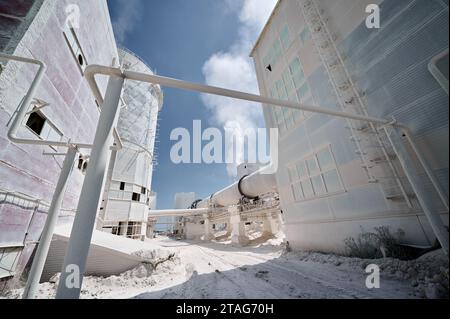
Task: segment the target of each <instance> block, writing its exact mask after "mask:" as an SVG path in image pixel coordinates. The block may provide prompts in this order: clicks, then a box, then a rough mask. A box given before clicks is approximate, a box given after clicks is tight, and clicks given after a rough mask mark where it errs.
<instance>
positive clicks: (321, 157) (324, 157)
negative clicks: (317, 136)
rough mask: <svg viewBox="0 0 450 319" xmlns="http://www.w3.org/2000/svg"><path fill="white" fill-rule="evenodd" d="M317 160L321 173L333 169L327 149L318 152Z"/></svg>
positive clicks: (331, 159) (332, 162)
mask: <svg viewBox="0 0 450 319" xmlns="http://www.w3.org/2000/svg"><path fill="white" fill-rule="evenodd" d="M317 159H318V161H319V165H320V169H321V170H322V171H325V170H326V169H327V168H330V167H334V160H333V156H332V155H331V152H330V149H329V148H326V149H324V150H322V151H320V152H319V153H318V154H317Z"/></svg>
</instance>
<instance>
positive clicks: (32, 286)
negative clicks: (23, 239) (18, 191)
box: [22, 146, 78, 299]
mask: <svg viewBox="0 0 450 319" xmlns="http://www.w3.org/2000/svg"><path fill="white" fill-rule="evenodd" d="M77 153H78V150H77V148H76V147H74V146H70V147H69V148H68V151H67V155H66V157H65V159H64V163H63V167H62V169H61V173H60V175H59V179H58V183H57V184H56V188H55V193H54V194H53V199H52V203H51V205H50V209H49V211H48V214H47V219H46V221H45V226H44V229H43V230H42V236H41V238H40V240H39V243H38V247H37V251H36V255H35V256H34V259H33V263H32V266H31V270H30V274H29V275H28V280H27V284H26V286H25V290H24V292H23V296H22V298H23V299H35V298H36V292H37V289H38V286H39V281H40V279H41V276H42V271H43V270H44V266H45V261H46V260H47V255H48V250H49V249H50V244H51V243H52V237H53V232H54V229H55V226H56V223H57V221H58V216H59V213H60V210H61V205H62V201H63V199H64V194H65V192H66V189H67V183H68V181H69V177H70V174H71V173H72V169H73V164H74V162H75V158H76V156H77Z"/></svg>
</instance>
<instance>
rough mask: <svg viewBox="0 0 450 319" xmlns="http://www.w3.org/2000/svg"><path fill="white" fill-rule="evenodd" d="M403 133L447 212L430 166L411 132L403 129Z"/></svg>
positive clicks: (444, 197)
mask: <svg viewBox="0 0 450 319" xmlns="http://www.w3.org/2000/svg"><path fill="white" fill-rule="evenodd" d="M402 131H403V133H404V134H405V137H406V139H407V140H408V142H409V144H410V145H411V148H412V149H413V151H414V154H415V155H416V156H417V159H418V160H419V162H420V164H421V165H422V167H423V169H424V170H425V172H426V173H427V176H428V178H429V179H430V180H431V183H432V184H433V186H434V189H435V190H436V192H437V193H438V195H439V198H440V199H441V201H442V203H443V204H444V206H445V208H446V209H447V210H448V208H449V206H448V197H447V195H446V194H445V191H444V190H443V188H442V186H441V185H440V183H439V181H438V179H437V178H436V176H435V175H434V173H433V170H432V169H431V167H430V165H428V163H427V161H426V160H425V158H424V157H423V155H422V152H420V150H419V147H418V146H417V144H416V142H415V141H414V138H413V137H412V134H411V132H410V131H409V129H406V128H404V129H403V130H402Z"/></svg>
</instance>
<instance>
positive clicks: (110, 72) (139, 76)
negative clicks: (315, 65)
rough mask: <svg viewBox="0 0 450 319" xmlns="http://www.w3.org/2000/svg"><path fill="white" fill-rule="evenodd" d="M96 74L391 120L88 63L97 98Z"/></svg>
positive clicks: (87, 73) (351, 116) (369, 119)
mask: <svg viewBox="0 0 450 319" xmlns="http://www.w3.org/2000/svg"><path fill="white" fill-rule="evenodd" d="M96 74H101V75H107V76H117V77H125V78H126V79H128V80H133V81H140V82H147V83H151V84H159V85H161V86H168V87H172V88H178V89H184V90H189V91H195V92H200V93H205V94H213V95H220V96H225V97H230V98H234V99H239V100H245V101H251V102H257V103H262V104H268V105H275V106H281V107H288V108H292V109H297V110H302V111H305V112H312V113H320V114H325V115H331V116H336V117H340V118H346V119H352V120H358V121H365V122H370V123H374V124H379V125H387V124H390V123H391V121H389V120H386V119H381V118H376V117H370V116H363V115H357V114H351V113H346V112H339V111H332V110H329V109H326V108H320V107H315V106H309V105H305V104H301V103H297V102H292V101H283V100H278V99H272V98H267V97H263V96H260V95H256V94H250V93H244V92H240V91H235V90H228V89H224V88H219V87H215V86H208V85H203V84H196V83H191V82H187V81H182V80H177V79H172V78H168V77H163V76H159V75H153V74H145V73H139V72H133V71H128V70H125V71H123V72H122V70H121V69H119V68H112V67H107V66H101V65H90V66H88V67H87V68H86V70H85V77H86V79H87V81H88V83H89V85H90V87H91V89H92V91H93V93H94V96H95V97H96V98H97V97H98V98H99V99H100V98H101V93H100V90H99V89H98V86H97V84H96V81H95V75H96Z"/></svg>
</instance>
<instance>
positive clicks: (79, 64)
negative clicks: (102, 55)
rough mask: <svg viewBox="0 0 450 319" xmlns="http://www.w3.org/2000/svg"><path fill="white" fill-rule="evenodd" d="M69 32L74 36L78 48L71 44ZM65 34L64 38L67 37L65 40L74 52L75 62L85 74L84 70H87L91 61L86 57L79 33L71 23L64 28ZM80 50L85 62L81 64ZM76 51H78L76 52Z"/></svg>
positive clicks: (82, 73)
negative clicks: (78, 54)
mask: <svg viewBox="0 0 450 319" xmlns="http://www.w3.org/2000/svg"><path fill="white" fill-rule="evenodd" d="M69 33H70V35H71V37H73V39H74V40H75V42H76V45H77V50H75V49H74V47H73V45H72V44H71V41H70V39H69V36H68V34H69ZM63 36H64V39H65V41H66V43H67V46H68V47H69V50H70V52H71V53H72V56H73V58H74V59H75V63H76V64H77V66H78V68H79V70H80V72H81V75H82V76H84V71H85V70H86V67H87V66H88V65H89V63H88V61H87V59H86V54H84V50H83V48H82V46H81V43H80V40H79V39H78V35H77V34H76V32H75V29H74V28H72V27H71V26H69V25H66V26H65V28H64V31H63ZM78 50H79V51H80V53H81V57H82V59H83V62H84V64H83V65H81V63H80V61H79V57H78V56H77V53H78ZM75 51H77V52H75Z"/></svg>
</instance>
